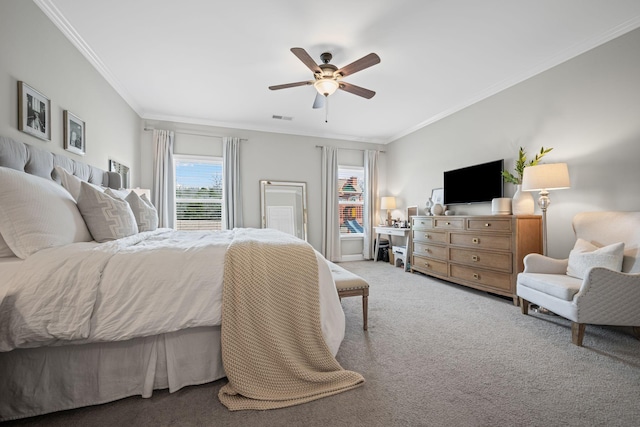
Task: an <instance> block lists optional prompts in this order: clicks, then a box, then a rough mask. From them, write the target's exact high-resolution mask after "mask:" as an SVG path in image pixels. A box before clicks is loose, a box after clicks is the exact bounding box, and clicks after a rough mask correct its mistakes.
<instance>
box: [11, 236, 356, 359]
mask: <svg viewBox="0 0 640 427" xmlns="http://www.w3.org/2000/svg"><path fill="white" fill-rule="evenodd" d="M261 232H267V230H258V229H235V230H230V231H221V232H213V233H212V232H180V231H174V230H168V229H159V230H155V231H149V232H144V233H139V234H137V235H134V236H130V237H126V238H123V239H119V240H116V241H113V242H108V243H102V244H98V243H95V242H87V243H73V244H69V245H64V246H60V247H56V248H51V249H44V250H41V251H39V252H37V253H35V254H33V255H31V256H29V257H28V258H27V259H26V260H24V261H22V263H21V267H20V270H19V271H18V272H17V273H15V274H14V275H13V277H12V278H11V279H10V280H8V283H6V284H5V287H6V295H5V297H4V299H3V301H2V303H1V304H0V351H10V350H12V349H14V348H28V347H39V346H45V345H62V344H68V343H74V344H75V343H77V344H79V343H87V342H105V341H123V340H128V339H131V338H136V337H143V336H150V335H156V334H160V333H166V332H171V331H177V330H182V329H187V328H192V327H197V326H216V325H220V321H221V310H222V278H223V273H224V254H225V250H226V248H227V246H228V245H229V244H230V242H231V240H232V239H233V237H234V236H235V235H237V234H238V233H261ZM269 232H273V231H272V230H269ZM317 259H318V268H319V278H320V307H321V322H322V331H323V334H324V337H325V340H326V342H327V345H328V346H329V348H330V349H331V351H332V352H333V354H334V355H335V354H336V353H337V351H338V347H339V346H340V343H341V342H342V339H343V337H344V313H343V312H342V308H341V306H340V303H339V299H338V297H337V293H336V291H335V285H334V283H333V279H332V277H331V273H330V271H329V268H328V266H327V264H326V261H325V260H324V258H323V257H322V256H321V255H320V254H317Z"/></svg>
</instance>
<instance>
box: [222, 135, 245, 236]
mask: <svg viewBox="0 0 640 427" xmlns="http://www.w3.org/2000/svg"><path fill="white" fill-rule="evenodd" d="M222 144H223V151H222V159H223V163H224V189H223V196H222V197H223V198H224V207H225V209H224V215H225V216H224V228H225V229H227V230H231V229H232V228H235V227H243V222H242V193H241V188H242V187H241V185H240V138H235V137H227V136H225V137H224V138H222Z"/></svg>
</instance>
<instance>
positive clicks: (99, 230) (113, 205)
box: [78, 181, 138, 243]
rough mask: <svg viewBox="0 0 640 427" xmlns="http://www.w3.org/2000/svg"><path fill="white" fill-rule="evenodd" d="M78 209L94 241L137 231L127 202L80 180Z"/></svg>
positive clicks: (115, 237)
mask: <svg viewBox="0 0 640 427" xmlns="http://www.w3.org/2000/svg"><path fill="white" fill-rule="evenodd" d="M78 209H80V213H81V214H82V217H83V218H84V222H86V223H87V227H88V228H89V231H90V232H91V235H92V236H93V239H94V240H95V241H96V242H99V243H102V242H108V241H110V240H116V239H120V238H122V237H127V236H131V235H133V234H136V233H137V232H138V225H137V224H136V218H135V217H134V216H133V212H131V208H130V207H129V203H127V202H125V201H124V200H120V199H117V198H114V197H111V196H109V195H108V194H106V193H103V192H101V191H98V190H96V189H95V188H93V187H92V186H91V185H89V184H88V183H86V182H84V181H82V183H81V185H80V196H79V197H78Z"/></svg>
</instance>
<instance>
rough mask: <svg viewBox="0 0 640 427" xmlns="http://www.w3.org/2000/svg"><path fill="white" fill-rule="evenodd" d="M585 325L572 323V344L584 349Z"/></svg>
mask: <svg viewBox="0 0 640 427" xmlns="http://www.w3.org/2000/svg"><path fill="white" fill-rule="evenodd" d="M585 326H587V325H585V324H584V323H576V322H571V342H573V343H574V344H575V345H577V346H578V347H582V340H583V338H584V328H585Z"/></svg>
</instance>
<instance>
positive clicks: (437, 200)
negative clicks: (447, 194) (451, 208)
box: [431, 188, 444, 206]
mask: <svg viewBox="0 0 640 427" xmlns="http://www.w3.org/2000/svg"><path fill="white" fill-rule="evenodd" d="M431 201H432V202H433V204H434V205H442V206H444V188H434V189H433V190H431Z"/></svg>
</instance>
